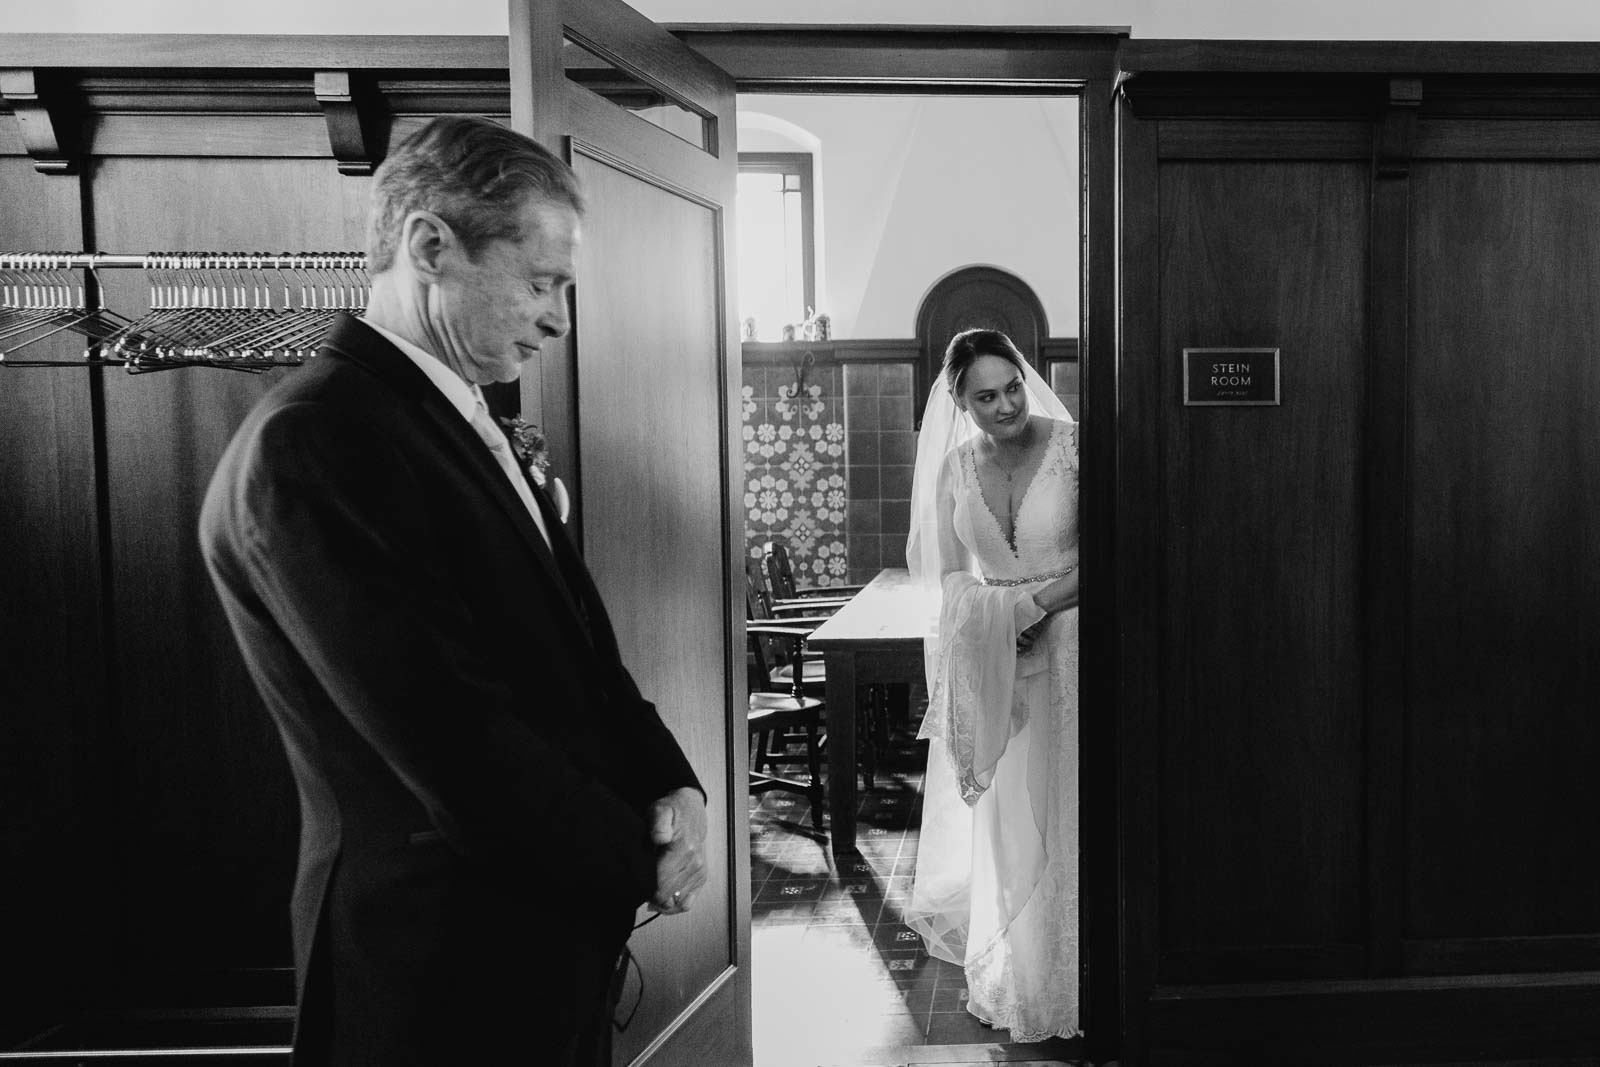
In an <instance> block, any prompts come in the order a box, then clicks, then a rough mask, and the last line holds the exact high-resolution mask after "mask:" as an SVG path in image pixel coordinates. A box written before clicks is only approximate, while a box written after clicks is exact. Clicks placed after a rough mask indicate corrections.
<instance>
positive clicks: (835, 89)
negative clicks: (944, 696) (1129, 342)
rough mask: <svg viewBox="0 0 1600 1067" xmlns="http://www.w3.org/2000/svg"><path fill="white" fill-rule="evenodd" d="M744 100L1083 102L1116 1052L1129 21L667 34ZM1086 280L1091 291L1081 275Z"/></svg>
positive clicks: (1086, 377) (1088, 458)
mask: <svg viewBox="0 0 1600 1067" xmlns="http://www.w3.org/2000/svg"><path fill="white" fill-rule="evenodd" d="M665 28H666V29H667V30H669V31H670V32H672V33H673V34H674V35H675V36H677V37H678V38H679V39H680V40H682V41H683V42H684V43H686V44H688V45H689V46H690V47H691V48H693V49H694V50H695V51H697V52H699V53H700V54H702V55H704V56H705V57H706V58H707V59H709V60H711V62H713V63H715V64H716V65H717V66H719V67H721V68H722V69H723V70H725V71H727V72H728V73H730V74H732V75H733V78H734V84H735V86H736V87H737V89H738V91H739V92H741V93H746V92H788V93H827V94H833V95H837V94H882V95H906V94H938V93H944V94H951V95H956V94H960V95H997V96H1004V95H1040V96H1046V95H1062V96H1075V97H1077V99H1078V106H1079V147H1080V167H1081V174H1082V184H1081V187H1080V189H1079V234H1080V240H1079V279H1080V282H1079V285H1080V304H1079V306H1080V321H1079V335H1078V337H1079V344H1078V353H1079V355H1078V375H1079V390H1080V393H1079V395H1080V397H1081V402H1082V405H1083V407H1082V413H1083V430H1082V433H1081V437H1080V441H1081V445H1080V448H1081V455H1080V467H1081V478H1080V487H1079V514H1080V523H1081V543H1080V560H1081V573H1082V576H1083V578H1082V594H1081V597H1082V605H1081V608H1080V618H1081V622H1082V629H1081V633H1082V644H1081V653H1080V658H1079V663H1080V668H1079V672H1080V677H1079V694H1080V702H1081V705H1082V706H1083V707H1087V708H1091V709H1096V711H1097V713H1096V714H1090V715H1083V714H1080V716H1079V774H1080V779H1079V781H1080V785H1079V792H1080V796H1081V797H1090V798H1093V800H1092V802H1089V803H1080V811H1081V812H1082V815H1081V816H1080V819H1081V821H1080V858H1079V863H1080V870H1081V872H1082V876H1081V877H1080V915H1081V921H1080V928H1081V929H1080V933H1081V939H1082V940H1081V944H1082V946H1083V957H1084V964H1083V978H1084V981H1083V985H1082V988H1083V989H1084V990H1085V991H1086V992H1085V999H1084V1003H1083V1012H1082V1024H1083V1029H1084V1033H1085V1045H1086V1051H1087V1052H1088V1054H1089V1056H1090V1057H1091V1058H1093V1059H1095V1060H1097V1061H1103V1060H1106V1059H1110V1058H1114V1057H1116V1056H1118V1055H1120V1048H1121V1045H1122V1038H1123V1031H1124V1020H1125V1015H1124V1003H1125V991H1126V978H1125V968H1124V960H1123V951H1122V946H1123V943H1124V939H1123V930H1122V923H1123V919H1122V911H1123V909H1122V894H1121V885H1122V877H1121V869H1122V866H1121V856H1120V850H1119V841H1120V835H1119V820H1120V810H1121V805H1120V804H1119V803H1118V797H1119V792H1120V789H1121V783H1120V781H1119V771H1118V768H1119V767H1120V765H1121V762H1120V750H1121V745H1120V739H1119V734H1120V731H1119V729H1118V725H1117V722H1116V718H1115V715H1114V714H1113V711H1114V709H1115V708H1116V706H1117V694H1118V688H1119V675H1118V671H1117V663H1116V655H1117V649H1118V641H1117V605H1116V593H1117V587H1116V571H1115V558H1114V552H1113V548H1114V546H1115V544H1116V523H1115V519H1116V510H1115V505H1116V471H1117V432H1116V431H1117V371H1118V365H1119V360H1118V358H1117V354H1118V348H1119V332H1118V310H1119V302H1118V294H1117V287H1116V278H1117V273H1116V255H1117V242H1116V236H1115V235H1116V220H1117V200H1116V162H1117V157H1116V108H1115V101H1116V98H1117V93H1118V89H1119V86H1120V80H1119V78H1118V70H1119V65H1118V54H1119V51H1120V49H1121V47H1122V44H1123V42H1124V41H1125V40H1126V39H1127V37H1128V32H1129V31H1128V29H1127V28H1126V27H1113V28H1105V29H1085V28H1071V29H1056V28H1038V27H985V28H982V29H973V28H970V27H894V28H882V27H846V26H832V27H829V26H819V27H810V26H808V27H803V28H797V27H793V26H787V27H784V26H779V27H771V26H761V25H715V26H707V25H673V24H667V25H666V27H665ZM1091 279H1092V282H1093V284H1091Z"/></svg>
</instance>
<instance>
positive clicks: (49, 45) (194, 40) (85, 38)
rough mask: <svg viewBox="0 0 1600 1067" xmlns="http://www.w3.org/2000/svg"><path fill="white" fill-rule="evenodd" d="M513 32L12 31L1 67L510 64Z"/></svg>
mask: <svg viewBox="0 0 1600 1067" xmlns="http://www.w3.org/2000/svg"><path fill="white" fill-rule="evenodd" d="M507 56H508V52H507V50H506V38H505V37H500V36H491V35H477V36H468V35H459V36H448V35H441V36H422V35H415V34H408V35H401V34H396V35H333V34H271V35H268V34H222V33H8V34H3V35H0V67H23V66H26V67H32V68H34V69H39V70H43V69H46V68H58V69H65V70H75V71H82V70H101V71H108V72H109V71H119V70H120V71H148V70H192V71H205V72H207V73H208V74H209V73H213V72H220V71H241V72H256V73H259V72H261V71H279V70H289V71H299V72H301V73H304V74H310V73H312V72H314V71H318V70H366V71H423V70H428V71H462V70H480V71H482V70H493V71H504V70H506V69H507V65H506V64H507Z"/></svg>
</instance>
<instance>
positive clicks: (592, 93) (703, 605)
mask: <svg viewBox="0 0 1600 1067" xmlns="http://www.w3.org/2000/svg"><path fill="white" fill-rule="evenodd" d="M513 10H514V11H515V14H514V15H513V25H512V38H511V63H512V118H513V124H514V125H516V126H518V127H519V128H521V129H522V130H524V131H525V132H529V133H532V134H533V135H534V136H535V137H538V138H539V139H540V140H541V141H543V142H544V143H546V144H547V145H550V146H551V147H552V148H555V149H557V150H559V151H560V152H561V153H562V154H563V155H564V156H565V157H566V158H567V159H568V160H569V161H570V162H571V164H572V166H573V168H574V169H575V170H576V171H577V172H578V175H579V177H580V178H581V179H582V181H583V185H584V189H585V193H586V196H587V197H588V201H589V209H588V212H587V215H586V217H585V219H584V221H583V241H582V247H581V252H580V255H579V259H578V281H577V286H576V294H575V299H576V317H575V320H574V327H573V332H572V335H571V337H570V338H569V343H568V345H567V348H566V351H565V353H563V354H561V355H560V356H559V357H557V358H547V360H546V362H545V365H544V368H543V373H542V374H541V375H540V376H538V377H537V378H532V379H530V380H529V381H528V382H527V384H526V385H525V387H524V392H523V397H522V400H523V404H524V406H525V407H530V406H535V405H537V407H538V410H539V411H540V416H541V418H542V420H543V422H544V424H545V425H546V426H547V427H549V428H550V430H551V436H552V449H553V451H554V453H555V456H556V461H557V464H558V466H561V467H563V468H564V469H563V470H562V471H560V473H561V474H562V477H563V478H564V479H565V480H566V481H567V483H568V484H569V485H572V486H573V487H574V490H575V491H574V494H573V495H574V497H575V521H576V522H577V524H578V530H579V533H580V536H581V539H582V543H583V547H584V555H585V557H586V559H587V561H588V563H589V566H590V567H591V569H592V570H593V571H594V574H595V578H596V580H597V581H598V583H599V585H600V589H601V592H602V594H603V595H604V596H605V598H606V601H607V603H608V604H609V605H610V606H611V612H612V617H613V618H614V619H615V620H616V622H617V624H618V637H619V639H620V641H621V643H622V649H623V654H624V656H625V658H626V660H627V662H628V664H629V666H630V668H631V669H632V670H633V672H634V674H635V676H636V677H637V678H638V679H639V682H640V685H641V687H642V688H643V689H644V690H645V694H646V696H647V697H648V698H650V699H652V700H654V701H655V702H656V704H657V705H658V706H659V707H660V709H661V713H662V717H663V718H664V719H665V720H666V722H667V724H668V725H669V726H670V727H671V728H672V730H673V732H674V733H675V734H676V735H677V737H678V738H679V740H680V742H681V743H682V744H683V746H684V749H685V751H686V752H687V753H688V755H689V758H690V760H691V762H692V763H693V764H694V768H695V771H696V772H697V773H698V774H699V776H700V779H701V781H702V782H703V783H704V784H705V787H706V792H707V794H708V812H709V816H710V832H709V834H708V838H707V842H706V856H707V861H708V863H709V866H710V870H711V881H710V884H709V885H708V886H707V887H706V889H705V890H704V891H702V892H701V894H700V895H699V896H698V897H697V899H696V901H695V905H694V908H693V910H692V911H691V912H690V913H689V914H688V915H686V916H683V917H673V918H668V919H663V920H661V921H659V922H656V923H653V924H652V925H651V926H649V927H648V928H646V929H644V930H641V931H640V932H639V933H637V934H635V935H634V938H633V941H632V948H633V951H634V953H635V955H636V956H637V957H638V961H639V965H640V970H641V972H642V976H643V985H642V990H641V988H640V985H639V983H638V981H637V980H636V979H630V983H629V987H628V988H627V989H626V990H625V991H624V1003H625V1005H627V1004H631V1003H632V1002H633V1000H634V998H635V997H636V996H639V995H641V994H642V999H641V1000H640V1001H639V1007H638V1012H637V1014H636V1015H635V1016H634V1019H633V1022H632V1024H631V1025H630V1026H629V1028H628V1030H627V1031H626V1032H625V1033H623V1034H622V1035H621V1036H620V1037H619V1038H618V1044H617V1053H616V1061H617V1062H618V1063H644V1062H648V1063H650V1064H743V1063H749V1062H750V970H749V928H750V919H749V916H750V895H749V840H748V836H747V833H746V828H745V809H746V787H745V777H746V776H745V767H744V758H745V757H744V755H743V753H744V750H745V746H744V743H743V737H744V724H743V720H744V715H743V710H742V706H743V703H744V691H743V685H744V682H743V673H742V669H741V670H735V669H734V667H735V664H736V662H739V663H742V659H743V657H742V655H739V656H738V657H737V660H736V650H737V649H739V648H741V647H742V644H741V643H742V633H741V631H740V627H741V625H742V623H741V621H740V620H741V619H742V617H743V616H742V615H741V614H739V613H738V612H737V611H736V608H737V607H738V603H739V602H738V601H736V599H735V595H734V594H735V591H736V588H737V587H736V584H735V578H736V577H738V576H739V575H740V572H739V570H738V569H737V562H738V561H739V560H740V559H741V542H742V537H741V536H740V530H739V524H738V523H737V522H736V521H735V516H734V514H733V512H732V510H731V501H732V499H733V497H732V483H731V477H732V472H733V471H735V470H737V469H738V466H737V461H738V456H737V453H736V452H735V451H734V449H735V447H736V441H737V435H736V434H735V433H734V432H733V427H732V425H731V423H730V420H731V419H733V418H736V417H737V413H738V411H739V406H738V402H737V401H738V389H739V372H738V363H737V361H736V360H733V359H730V352H732V351H736V349H731V348H730V340H731V339H732V338H733V337H735V336H736V334H735V332H734V323H733V317H732V311H731V310H730V309H731V308H732V307H733V306H734V305H733V303H732V301H731V300H730V299H729V294H728V292H727V278H728V276H729V275H730V273H731V271H729V269H728V265H729V250H730V249H731V248H732V247H733V244H732V232H731V207H732V204H733V191H734V186H735V183H736V175H737V156H736V153H735V148H734V133H735V129H734V88H733V80H732V79H731V78H730V77H728V76H727V75H726V74H725V73H723V72H722V71H720V70H719V69H717V68H716V67H715V66H714V65H712V64H711V63H709V62H707V61H706V60H704V59H702V58H701V57H700V56H698V55H697V54H696V53H694V52H693V51H691V50H690V49H688V48H687V47H685V46H684V45H682V44H681V43H679V42H678V41H677V40H676V39H674V38H672V37H671V36H669V35H668V34H667V33H666V32H665V31H663V30H661V29H660V28H658V27H656V26H655V25H654V24H652V23H651V22H650V21H649V20H648V19H645V18H644V17H643V16H641V15H639V14H638V13H637V12H635V11H633V10H632V9H631V8H629V7H627V6H626V5H625V4H622V3H620V2H619V0H605V2H594V0H586V2H583V3H577V2H569V3H566V4H561V3H550V2H528V3H524V4H519V5H514V6H513ZM736 711H737V714H736Z"/></svg>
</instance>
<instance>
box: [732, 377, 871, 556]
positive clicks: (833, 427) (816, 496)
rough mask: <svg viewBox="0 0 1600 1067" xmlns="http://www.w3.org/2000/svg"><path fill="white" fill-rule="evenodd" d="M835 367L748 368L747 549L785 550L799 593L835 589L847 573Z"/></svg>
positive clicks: (842, 447) (841, 425) (844, 490)
mask: <svg viewBox="0 0 1600 1067" xmlns="http://www.w3.org/2000/svg"><path fill="white" fill-rule="evenodd" d="M839 379H840V374H839V370H838V368H837V366H832V367H818V366H816V365H815V364H809V365H808V364H801V365H799V366H798V367H797V368H794V369H791V368H788V367H783V366H781V365H774V366H766V367H748V366H747V367H746V368H745V384H744V386H743V424H744V427H743V434H744V473H745V492H744V508H745V548H746V551H747V552H748V554H749V556H750V558H752V559H760V558H761V546H762V544H763V543H765V542H767V541H771V540H781V541H783V542H785V543H786V544H787V545H788V547H789V555H790V558H791V560H792V561H793V564H794V569H795V580H796V582H797V583H798V584H800V585H809V586H822V585H840V584H843V583H844V582H845V581H846V577H847V574H848V571H849V545H848V541H847V539H846V534H845V523H846V515H847V505H848V503H849V494H848V492H847V488H846V478H845V430H844V420H843V417H842V414H841V407H842V399H841V397H840V386H839Z"/></svg>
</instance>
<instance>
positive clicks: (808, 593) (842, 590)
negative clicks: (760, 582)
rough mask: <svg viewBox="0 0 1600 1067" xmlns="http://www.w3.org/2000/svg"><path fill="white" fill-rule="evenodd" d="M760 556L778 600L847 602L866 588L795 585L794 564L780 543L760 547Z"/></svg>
mask: <svg viewBox="0 0 1600 1067" xmlns="http://www.w3.org/2000/svg"><path fill="white" fill-rule="evenodd" d="M761 555H762V559H763V560H764V562H765V563H766V568H767V581H768V583H769V584H771V586H772V592H773V596H775V597H777V598H778V599H779V600H800V599H818V598H820V599H823V600H845V601H848V600H849V599H850V598H851V597H853V596H855V595H856V594H857V593H859V592H861V590H863V589H865V588H866V586H864V585H815V586H812V585H806V586H802V585H796V584H795V580H794V564H793V562H792V561H791V560H790V559H789V549H788V547H787V546H786V545H784V543H783V542H782V541H768V542H767V543H766V544H764V545H762V546H761Z"/></svg>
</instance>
